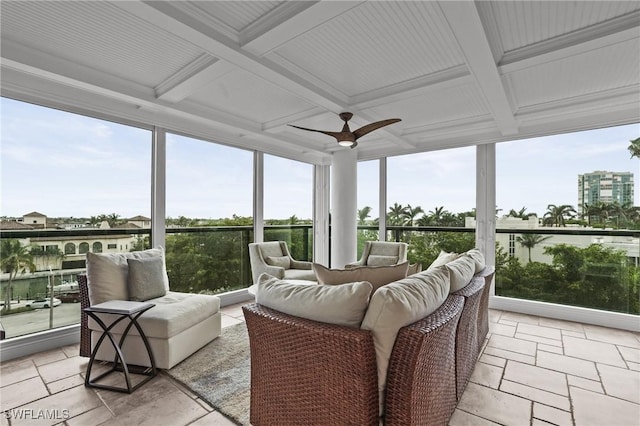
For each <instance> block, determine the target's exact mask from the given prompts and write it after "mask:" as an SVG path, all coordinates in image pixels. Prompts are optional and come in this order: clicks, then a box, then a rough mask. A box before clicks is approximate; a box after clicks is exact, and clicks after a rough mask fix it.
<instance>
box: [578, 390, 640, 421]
mask: <svg viewBox="0 0 640 426" xmlns="http://www.w3.org/2000/svg"><path fill="white" fill-rule="evenodd" d="M569 392H570V393H571V401H572V402H573V418H574V419H575V422H576V425H580V426H602V425H620V426H622V425H625V426H626V425H637V424H638V419H640V405H638V404H633V403H631V402H628V401H623V400H621V399H618V398H614V397H611V396H607V395H601V394H597V393H594V392H589V391H586V390H584V389H580V388H576V387H573V386H571V387H570V388H569Z"/></svg>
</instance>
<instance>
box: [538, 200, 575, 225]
mask: <svg viewBox="0 0 640 426" xmlns="http://www.w3.org/2000/svg"><path fill="white" fill-rule="evenodd" d="M575 214H576V211H575V209H574V208H573V206H570V205H568V204H562V205H560V206H556V205H555V204H549V205H548V206H547V212H546V213H545V214H544V216H543V223H544V224H545V225H555V226H558V227H560V226H566V225H565V220H566V219H571V218H572V217H574V216H575Z"/></svg>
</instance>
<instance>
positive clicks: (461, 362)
mask: <svg viewBox="0 0 640 426" xmlns="http://www.w3.org/2000/svg"><path fill="white" fill-rule="evenodd" d="M484 282H485V281H484V278H482V277H476V278H474V279H472V280H471V282H470V283H469V284H467V286H466V287H464V288H462V289H460V290H458V291H456V292H455V293H453V294H455V295H457V296H462V297H464V308H462V315H461V317H460V323H459V324H458V331H457V332H456V390H457V396H458V400H459V399H460V398H461V397H462V393H463V392H464V389H465V388H466V387H467V383H469V378H470V377H471V373H473V369H474V368H475V366H476V361H477V360H478V354H479V353H480V346H479V345H478V312H479V308H480V302H481V299H482V293H483V291H482V290H483V289H484Z"/></svg>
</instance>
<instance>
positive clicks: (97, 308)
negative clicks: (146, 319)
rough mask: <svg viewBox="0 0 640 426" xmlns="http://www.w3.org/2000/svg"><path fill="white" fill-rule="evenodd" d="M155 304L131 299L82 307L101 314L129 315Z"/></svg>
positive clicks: (86, 310) (87, 310)
mask: <svg viewBox="0 0 640 426" xmlns="http://www.w3.org/2000/svg"><path fill="white" fill-rule="evenodd" d="M154 306H156V305H155V304H153V303H148V302H134V301H131V300H109V301H108V302H103V303H98V304H97V305H92V306H89V307H88V308H84V311H85V312H98V313H103V314H121V315H130V314H135V313H137V312H140V311H145V310H147V309H150V308H152V307H154Z"/></svg>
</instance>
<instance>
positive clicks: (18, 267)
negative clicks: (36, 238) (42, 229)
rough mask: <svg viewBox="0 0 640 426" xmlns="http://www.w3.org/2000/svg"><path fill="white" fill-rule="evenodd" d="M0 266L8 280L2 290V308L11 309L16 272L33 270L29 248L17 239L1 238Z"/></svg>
mask: <svg viewBox="0 0 640 426" xmlns="http://www.w3.org/2000/svg"><path fill="white" fill-rule="evenodd" d="M0 267H1V268H2V270H3V271H4V272H6V273H8V274H9V281H8V282H7V288H6V290H5V292H4V310H6V311H9V310H11V292H12V285H13V280H14V279H15V278H16V276H17V275H18V273H20V274H24V273H25V272H26V271H27V269H28V270H29V272H33V271H34V270H35V269H36V265H35V264H34V263H33V256H32V255H31V251H30V248H29V247H28V246H23V245H22V244H20V241H19V240H16V239H6V240H2V244H1V245H0Z"/></svg>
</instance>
